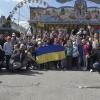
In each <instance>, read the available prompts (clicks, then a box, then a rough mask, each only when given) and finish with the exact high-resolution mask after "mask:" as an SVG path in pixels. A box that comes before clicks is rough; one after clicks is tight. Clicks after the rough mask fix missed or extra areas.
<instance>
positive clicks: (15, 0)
mask: <svg viewBox="0 0 100 100" xmlns="http://www.w3.org/2000/svg"><path fill="white" fill-rule="evenodd" d="M5 1H6V2H21V1H23V0H5Z"/></svg>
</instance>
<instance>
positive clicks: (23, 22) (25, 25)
mask: <svg viewBox="0 0 100 100" xmlns="http://www.w3.org/2000/svg"><path fill="white" fill-rule="evenodd" d="M19 24H20V26H22V27H24V28H26V29H28V28H29V23H28V22H27V21H20V22H19Z"/></svg>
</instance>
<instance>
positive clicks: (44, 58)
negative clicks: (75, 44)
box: [36, 45, 65, 64]
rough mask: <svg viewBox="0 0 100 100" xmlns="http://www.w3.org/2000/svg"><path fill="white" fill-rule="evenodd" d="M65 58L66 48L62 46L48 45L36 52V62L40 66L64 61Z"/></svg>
mask: <svg viewBox="0 0 100 100" xmlns="http://www.w3.org/2000/svg"><path fill="white" fill-rule="evenodd" d="M64 58H65V51H64V47H63V46H61V45H48V46H44V47H40V48H38V49H37V51H36V60H37V62H38V63H39V64H42V63H46V62H50V61H57V60H62V59H64Z"/></svg>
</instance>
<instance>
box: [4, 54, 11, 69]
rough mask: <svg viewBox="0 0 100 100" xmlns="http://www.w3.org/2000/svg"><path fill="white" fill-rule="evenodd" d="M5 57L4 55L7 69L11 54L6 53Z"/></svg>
mask: <svg viewBox="0 0 100 100" xmlns="http://www.w3.org/2000/svg"><path fill="white" fill-rule="evenodd" d="M5 57H6V68H7V70H9V67H10V58H11V55H6V56H5Z"/></svg>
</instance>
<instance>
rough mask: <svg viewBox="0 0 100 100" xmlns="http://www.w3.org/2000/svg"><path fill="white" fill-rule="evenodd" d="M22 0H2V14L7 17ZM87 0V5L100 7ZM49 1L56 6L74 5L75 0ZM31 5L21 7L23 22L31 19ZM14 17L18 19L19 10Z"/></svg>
mask: <svg viewBox="0 0 100 100" xmlns="http://www.w3.org/2000/svg"><path fill="white" fill-rule="evenodd" d="M21 1H23V0H0V16H1V15H4V16H6V17H7V16H8V15H9V12H11V11H12V9H13V8H14V7H15V6H16V5H17V4H18V3H19V2H21ZM86 1H87V5H88V6H89V7H90V6H94V7H100V4H96V3H93V2H91V1H88V0H86ZM47 2H48V4H49V5H50V6H54V7H60V6H74V2H75V0H72V1H70V2H67V3H64V4H61V3H58V2H56V0H47ZM29 6H30V5H28V4H26V5H25V6H24V7H22V8H21V11H20V14H21V16H20V20H21V22H25V21H27V20H28V19H29ZM33 6H36V5H35V4H33ZM38 6H40V5H38ZM14 17H15V18H14V20H18V12H16V13H15V15H14Z"/></svg>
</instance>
